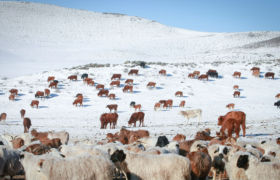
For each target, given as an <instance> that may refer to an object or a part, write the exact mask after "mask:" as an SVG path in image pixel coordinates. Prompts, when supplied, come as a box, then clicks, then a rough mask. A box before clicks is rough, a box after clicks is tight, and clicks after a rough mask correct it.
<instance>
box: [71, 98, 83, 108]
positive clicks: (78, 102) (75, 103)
mask: <svg viewBox="0 0 280 180" xmlns="http://www.w3.org/2000/svg"><path fill="white" fill-rule="evenodd" d="M78 104H80V107H81V106H83V100H82V99H79V98H78V99H75V101H74V102H73V105H76V107H77V105H78Z"/></svg>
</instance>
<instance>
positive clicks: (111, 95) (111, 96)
mask: <svg viewBox="0 0 280 180" xmlns="http://www.w3.org/2000/svg"><path fill="white" fill-rule="evenodd" d="M115 97H116V95H115V94H109V96H108V98H109V99H113V100H115Z"/></svg>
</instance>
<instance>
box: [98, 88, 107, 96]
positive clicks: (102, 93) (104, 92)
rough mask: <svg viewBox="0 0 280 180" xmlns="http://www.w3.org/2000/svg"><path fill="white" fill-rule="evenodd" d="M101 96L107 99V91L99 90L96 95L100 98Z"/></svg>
mask: <svg viewBox="0 0 280 180" xmlns="http://www.w3.org/2000/svg"><path fill="white" fill-rule="evenodd" d="M103 95H105V97H108V95H109V91H108V90H103V89H102V90H100V91H99V93H97V96H99V97H102V96H103Z"/></svg>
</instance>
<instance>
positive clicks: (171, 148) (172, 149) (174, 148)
mask: <svg viewBox="0 0 280 180" xmlns="http://www.w3.org/2000/svg"><path fill="white" fill-rule="evenodd" d="M153 150H158V151H160V152H161V154H168V153H172V154H179V143H178V142H177V141H172V142H171V143H169V144H167V145H166V146H165V147H151V148H149V149H147V152H149V151H153Z"/></svg>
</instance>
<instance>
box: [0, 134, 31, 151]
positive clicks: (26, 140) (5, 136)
mask: <svg viewBox="0 0 280 180" xmlns="http://www.w3.org/2000/svg"><path fill="white" fill-rule="evenodd" d="M1 138H2V140H5V141H6V142H7V143H5V145H7V146H8V147H9V148H13V143H12V142H11V141H12V140H13V139H16V138H21V139H23V141H24V145H26V146H28V145H29V144H30V143H31V135H30V134H29V133H23V134H20V135H14V134H9V133H4V134H3V135H1Z"/></svg>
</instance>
